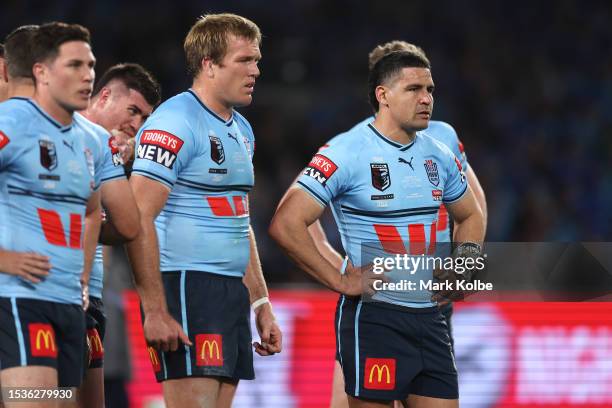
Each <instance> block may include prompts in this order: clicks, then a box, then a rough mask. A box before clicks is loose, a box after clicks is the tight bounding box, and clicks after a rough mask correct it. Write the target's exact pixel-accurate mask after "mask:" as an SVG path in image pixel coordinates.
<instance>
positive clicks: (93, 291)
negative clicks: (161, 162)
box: [74, 113, 126, 298]
mask: <svg viewBox="0 0 612 408" xmlns="http://www.w3.org/2000/svg"><path fill="white" fill-rule="evenodd" d="M74 120H75V121H76V122H78V123H79V124H81V125H83V126H84V127H87V128H89V129H90V130H91V132H90V135H91V140H90V141H89V143H94V142H95V143H97V144H99V145H100V146H101V149H102V161H101V165H100V171H99V173H100V183H101V184H104V183H106V182H108V181H111V180H118V179H125V178H126V177H125V170H124V169H123V160H122V159H121V154H120V153H119V150H118V149H117V148H116V147H114V146H113V144H112V143H113V140H114V136H112V135H111V134H110V133H109V132H108V131H107V130H106V129H104V128H103V127H102V126H100V125H97V124H95V123H93V122H92V121H90V120H89V119H87V118H86V117H84V116H83V115H81V114H79V113H75V114H74ZM103 281H104V265H103V262H102V245H98V246H97V247H96V257H95V258H94V263H93V267H92V269H91V275H90V277H89V295H90V296H93V297H97V298H101V297H102V286H103Z"/></svg>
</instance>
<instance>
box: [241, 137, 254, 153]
mask: <svg viewBox="0 0 612 408" xmlns="http://www.w3.org/2000/svg"><path fill="white" fill-rule="evenodd" d="M242 141H243V142H244V146H245V147H246V150H247V153H248V154H249V157H253V151H252V150H251V141H250V140H249V139H248V138H247V137H245V136H242Z"/></svg>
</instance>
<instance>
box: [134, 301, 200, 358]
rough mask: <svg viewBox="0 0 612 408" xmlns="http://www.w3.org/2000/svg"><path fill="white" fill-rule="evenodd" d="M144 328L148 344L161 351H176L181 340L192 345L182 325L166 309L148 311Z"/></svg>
mask: <svg viewBox="0 0 612 408" xmlns="http://www.w3.org/2000/svg"><path fill="white" fill-rule="evenodd" d="M143 330H144V335H145V339H146V341H147V344H149V345H150V346H153V347H155V348H156V349H158V350H161V351H175V350H176V349H177V348H178V347H179V342H182V343H183V344H186V345H188V346H191V345H192V343H191V341H190V340H189V337H188V336H187V335H186V334H185V332H184V331H183V328H182V327H181V325H180V324H178V322H177V321H176V320H174V319H173V318H172V316H170V314H169V313H168V312H166V311H155V312H148V313H146V314H145V319H144V324H143Z"/></svg>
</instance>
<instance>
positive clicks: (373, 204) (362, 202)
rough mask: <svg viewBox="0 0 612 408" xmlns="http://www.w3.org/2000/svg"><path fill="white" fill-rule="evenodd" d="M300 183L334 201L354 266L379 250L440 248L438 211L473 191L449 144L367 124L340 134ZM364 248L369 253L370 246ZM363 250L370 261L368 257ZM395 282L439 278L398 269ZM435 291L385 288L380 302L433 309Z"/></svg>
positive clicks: (393, 277)
mask: <svg viewBox="0 0 612 408" xmlns="http://www.w3.org/2000/svg"><path fill="white" fill-rule="evenodd" d="M297 183H298V185H299V186H300V187H302V188H303V189H304V190H305V191H307V192H308V193H310V195H311V196H312V197H313V198H314V199H315V200H317V201H318V202H319V203H320V204H321V205H323V206H326V205H328V204H331V210H332V213H333V215H334V218H335V220H336V223H337V224H338V228H339V231H340V237H341V239H342V245H343V247H344V250H345V252H346V253H347V255H348V257H349V259H350V260H351V262H352V263H353V264H354V265H358V266H359V265H362V264H364V263H368V262H370V261H371V257H373V256H381V255H383V254H384V255H386V256H389V255H391V256H394V254H398V253H399V254H403V253H408V254H422V253H425V252H427V253H431V252H432V251H435V249H434V248H435V243H436V240H437V237H436V235H437V231H436V230H437V218H438V209H439V207H440V204H442V203H452V202H455V201H457V200H459V199H461V198H462V197H463V195H464V194H465V192H466V191H467V182H466V180H465V175H464V174H463V172H462V171H461V170H460V164H459V162H458V159H456V158H455V155H454V154H453V153H452V152H451V151H450V150H449V149H448V147H446V146H445V145H443V144H442V143H440V142H438V141H436V140H434V139H433V138H431V137H430V136H427V135H426V134H425V133H423V132H419V133H417V135H416V137H415V139H414V141H413V142H412V143H410V144H408V145H401V144H399V143H396V142H394V141H392V140H390V139H388V138H386V137H385V136H384V135H382V134H381V133H380V132H378V130H376V128H375V127H374V126H373V125H372V124H371V123H369V122H368V123H361V124H360V125H357V126H355V127H354V128H353V129H351V130H349V131H348V132H346V133H342V134H340V135H338V136H336V137H335V138H333V139H332V140H331V141H330V142H329V143H328V144H327V145H325V146H324V147H323V148H322V149H321V150H320V151H319V153H317V154H316V155H315V156H314V157H313V159H312V160H311V161H310V163H309V164H308V166H307V167H306V169H305V170H304V172H303V174H302V175H301V176H300V177H299V178H298V181H297ZM362 249H363V250H364V252H362ZM362 255H363V256H364V257H366V258H367V259H363V261H362ZM387 275H388V276H389V277H390V279H391V281H400V280H404V279H405V280H409V281H414V282H416V283H417V285H418V282H419V280H423V279H425V280H428V279H431V270H420V271H419V272H417V273H416V274H414V275H410V274H407V273H406V272H405V271H398V270H394V271H392V272H390V273H388V274H387ZM430 298H431V293H430V292H427V291H419V290H416V291H379V292H377V293H376V295H375V296H374V299H375V300H380V301H384V302H388V303H394V304H399V305H404V306H410V307H428V306H432V305H434V303H432V302H431V300H430Z"/></svg>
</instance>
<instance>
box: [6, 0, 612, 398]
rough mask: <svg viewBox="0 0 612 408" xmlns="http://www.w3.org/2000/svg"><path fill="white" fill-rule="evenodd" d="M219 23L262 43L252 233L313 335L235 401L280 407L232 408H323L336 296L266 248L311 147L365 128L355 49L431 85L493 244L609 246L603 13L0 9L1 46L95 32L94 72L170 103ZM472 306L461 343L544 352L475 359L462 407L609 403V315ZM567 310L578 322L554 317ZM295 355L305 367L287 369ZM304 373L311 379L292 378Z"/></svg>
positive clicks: (463, 314)
mask: <svg viewBox="0 0 612 408" xmlns="http://www.w3.org/2000/svg"><path fill="white" fill-rule="evenodd" d="M222 11H231V12H235V13H238V14H242V15H244V16H247V17H249V18H251V19H253V20H254V21H255V22H256V23H257V24H258V25H259V26H260V27H261V29H262V32H263V34H264V41H263V44H262V52H263V60H262V61H261V64H260V67H261V70H262V76H261V78H260V79H259V80H258V82H257V85H256V92H255V98H254V103H253V105H252V106H251V107H248V108H245V109H241V111H242V112H243V113H244V114H245V115H246V117H247V118H248V119H249V120H250V122H251V124H252V125H253V128H254V130H255V134H256V137H257V152H256V155H255V167H256V174H257V178H256V187H255V190H254V192H253V194H252V197H251V199H252V203H251V204H252V206H251V208H252V215H253V224H254V227H255V230H256V233H257V235H258V243H259V248H260V252H261V256H262V261H263V265H264V270H265V273H266V277H267V279H268V282H269V283H270V286H272V287H273V288H275V289H276V290H277V291H279V292H276V293H275V294H276V295H277V296H278V297H279V302H278V303H279V304H280V306H281V307H278V309H279V310H282V311H283V316H284V318H286V319H289V320H287V322H293V323H291V324H294V326H291V327H295V328H296V329H295V330H297V331H295V333H299V330H298V328H300V327H303V325H306V326H308V325H311V326H312V327H311V328H310V329H308V330H314V331H312V332H308V331H306V332H304V333H302V334H300V335H299V336H297V337H291V336H290V338H291V340H290V341H289V342H288V343H289V344H288V345H289V347H290V348H289V349H288V353H287V354H286V356H285V357H283V356H282V355H281V356H278V357H277V358H276V359H277V360H275V361H276V363H275V364H280V366H282V365H283V364H286V365H287V364H288V366H285V371H281V372H282V373H284V374H282V375H279V377H276V379H275V380H274V381H276V382H277V383H278V384H280V385H279V386H275V387H273V388H270V389H269V390H267V389H266V390H267V391H265V392H264V391H261V390H262V388H256V387H245V388H248V389H247V390H246V391H243V395H244V394H245V392H247V391H249V390H251V391H250V392H251V393H254V392H255V391H254V390H255V389H257V390H259V391H258V392H263V393H264V394H265V395H268V397H269V396H270V395H277V394H278V395H279V398H281V396H280V395H281V394H282V395H285V394H286V398H289V399H285V400H282V399H280V400H277V401H276V403H273V402H271V400H267V401H268V402H266V403H265V404H263V401H264V399H252V400H244V401H251V402H245V403H244V404H243V406H287V407H288V406H293V405H292V404H295V406H302V407H305V406H324V405H320V404H321V403H323V404H324V402H325V401H326V398H327V394H326V393H328V392H329V384H328V381H327V380H328V379H329V378H330V375H329V369H330V368H331V359H332V358H333V334H331V333H330V330H331V318H332V316H331V314H332V312H333V301H334V300H333V296H330V295H329V294H328V293H326V292H325V291H320V290H319V291H317V290H316V286H314V288H315V289H313V286H312V282H311V281H309V280H308V278H306V277H305V275H304V274H303V273H301V272H299V271H297V270H295V268H294V267H293V266H292V265H291V264H290V263H289V262H288V261H287V260H286V258H285V257H284V256H283V255H282V254H281V253H280V251H279V250H278V248H277V247H276V246H275V245H274V244H273V243H272V242H271V241H270V240H269V239H268V237H267V234H266V228H267V225H268V222H269V220H270V218H271V216H272V212H273V210H274V207H275V205H276V203H277V202H278V199H279V198H280V196H281V195H282V193H283V192H284V190H285V189H286V188H287V186H288V185H289V184H290V182H291V181H292V180H293V178H294V177H295V175H296V174H297V173H298V171H299V170H300V169H301V168H302V167H303V166H304V164H305V163H306V162H307V161H308V160H309V158H310V156H311V155H312V154H313V153H314V152H315V151H316V150H317V148H318V147H319V146H320V145H322V144H323V143H324V142H325V141H326V140H327V139H329V138H330V137H332V136H333V135H335V134H336V133H338V132H341V131H343V130H346V129H348V128H349V127H351V126H352V125H353V124H354V123H356V122H357V121H359V120H361V119H362V118H363V117H365V116H366V115H369V114H370V110H369V107H368V104H367V98H366V87H365V82H366V76H367V53H368V52H369V51H370V50H371V49H372V48H373V47H374V46H375V45H376V44H378V43H381V42H385V41H389V40H391V39H404V40H407V41H410V42H414V43H416V44H418V45H420V46H422V47H423V48H424V49H425V51H426V52H427V54H428V56H429V58H430V60H431V61H432V64H433V76H434V80H435V82H436V93H435V97H436V103H435V109H434V119H438V120H444V121H447V122H449V123H451V124H452V125H453V126H455V128H456V129H457V130H458V133H459V135H460V137H461V138H462V140H463V142H464V144H465V147H466V150H467V152H468V159H469V161H470V164H471V165H472V166H473V168H474V169H475V171H476V173H477V174H478V176H479V178H480V180H481V183H482V185H483V187H484V189H485V191H486V194H487V199H488V203H489V228H488V236H487V237H488V240H491V241H608V240H609V239H610V235H611V232H612V219H611V215H610V208H612V167H611V166H610V162H611V159H612V157H611V156H612V138H610V134H611V133H612V53H611V52H610V51H611V50H612V30H611V29H610V27H609V25H610V21H612V6H610V5H609V3H608V2H606V1H585V2H579V1H569V0H564V1H540V2H529V3H527V2H511V3H510V2H487V1H461V2H458V1H436V2H425V1H413V2H408V1H380V2H356V1H346V0H340V1H322V0H319V1H317V0H286V1H282V2H276V1H267V2H255V1H247V0H243V1H205V2H204V1H195V0H193V1H180V2H176V1H175V2H167V1H159V0H148V1H140V0H139V1H120V0H106V1H104V2H102V1H99V2H87V3H85V2H81V1H76V0H63V1H27V0H8V1H7V0H4V1H3V2H2V4H1V5H0V35H1V36H4V35H6V34H7V33H8V32H10V31H11V30H12V29H13V28H14V27H16V26H18V25H21V24H30V23H42V22H45V21H52V20H63V21H69V22H78V23H81V24H83V25H85V26H87V27H88V28H89V29H90V30H91V32H92V36H93V48H94V53H95V55H96V57H97V58H98V67H97V71H98V73H101V72H102V71H103V70H105V69H106V68H107V67H109V66H110V65H112V64H114V63H117V62H124V61H129V62H138V63H141V64H143V65H144V66H145V67H147V68H148V69H149V70H151V71H152V72H153V73H154V75H155V76H157V77H158V78H159V80H160V82H161V84H162V87H163V96H164V99H165V98H168V97H170V96H172V95H174V94H175V93H177V92H180V91H182V90H184V89H185V88H186V87H188V85H189V80H188V77H187V75H186V73H185V69H184V59H183V54H182V47H181V45H182V40H183V38H184V35H185V33H186V32H187V30H188V28H189V27H190V26H191V24H192V23H193V22H194V21H195V19H196V18H197V16H199V15H201V14H203V13H206V12H222ZM326 225H327V226H328V227H329V228H327V230H328V232H329V233H330V239H331V241H332V242H335V243H336V244H337V243H338V237H337V234H335V233H334V226H333V222H330V220H329V219H327V221H326ZM287 290H289V291H293V292H287ZM304 290H307V292H304ZM313 290H314V291H313ZM281 299H282V300H283V301H282V302H281V301H280V300H281ZM126 302H127V303H126V304H127V305H128V307H129V308H130V309H129V310H131V311H132V312H135V311H136V309H135V308H134V298H133V294H131V293H128V294H127V296H126ZM551 305H552V306H551ZM553 306H554V307H553ZM470 307H471V306H469V305H468V306H466V307H464V308H461V307H459V309H458V313H457V321H458V324H457V325H458V328H457V330H458V335H459V334H460V333H462V332H461V330H464V333H467V334H466V336H468V335H470V333H472V334H473V333H474V332H475V331H477V328H478V327H480V328H481V329H482V327H490V328H491V327H497V325H498V323H499V322H501V323H499V325H501V329H500V330H501V332H500V333H503V336H501V337H504V336H505V337H504V338H505V340H504V341H506V343H504V344H506V346H507V347H510V348H509V349H508V350H515V348H516V350H519V351H520V350H527V351H529V350H530V349H529V347H527V348H526V349H521V348H520V344H523V343H521V342H524V341H531V340H533V341H534V342H535V343H537V344H539V346H538V347H540V348H539V349H537V347H536V346H534V350H541V351H542V353H536V354H537V355H531V354H530V355H527V356H525V355H523V357H524V358H523V359H521V358H520V353H519V352H518V351H517V352H516V353H514V354H512V353H510V354H497V355H496V354H492V355H491V356H490V357H489V358H484V360H482V359H481V360H477V359H476V360H477V361H476V360H475V361H476V362H478V361H480V363H483V361H484V363H483V365H481V366H478V367H476V368H479V369H480V370H481V371H478V369H476V373H479V372H480V373H481V374H480V375H477V376H476V377H474V380H473V382H472V384H474V383H477V384H480V386H481V388H477V389H478V390H480V391H478V392H477V394H479V395H483V396H489V397H488V398H489V399H488V402H487V404H489V405H486V404H485V405H478V404H477V403H476V402H475V401H473V404H470V405H469V406H495V405H493V404H495V403H496V402H497V403H498V404H501V403H507V404H515V405H517V406H534V405H537V404H541V405H542V406H560V405H562V404H566V403H567V404H569V403H572V404H582V406H594V404H596V403H598V404H600V405H598V406H612V395H611V393H612V391H610V390H612V323H611V322H610V316H612V314H610V313H609V312H610V308H609V307H608V306H605V305H599V306H596V305H595V306H593V305H571V306H567V305H565V306H563V305H553V304H540V305H528V306H526V309H525V308H522V309H521V306H520V305H515V308H514V309H513V307H512V306H508V305H503V304H498V305H496V304H489V305H477V308H484V309H482V310H480V309H479V311H477V312H478V313H484V315H482V316H481V315H479V314H478V313H476V312H474V313H472V312H470V310H469V309H470ZM483 310H484V311H483ZM313 311H317V313H314V312H313ZM570 311H571V312H573V314H571V313H569V314H568V313H566V312H570ZM606 311H607V313H606ZM319 312H320V313H319ZM300 313H301V314H300ZM313 313H314V314H313ZM296 316H298V317H296ZM299 316H301V317H299ZM305 316H306V317H305ZM308 316H310V317H308ZM470 316H471V317H470ZM478 316H480V317H478ZM483 316H485V317H483ZM491 316H493V317H491ZM500 316H501V317H500ZM300 319H301V320H300ZM487 319H493V321H495V322H497V323H495V324H494V323H491V320H487ZM496 319H497V320H496ZM287 324H288V323H287ZM308 327H310V326H308ZM130 328H131V329H130V334H131V336H132V337H131V338H133V340H134V339H137V338H138V335H139V334H138V333H137V332H136V331H135V330H136V329H137V322H132V323H131V325H130ZM285 330H287V328H285ZM291 330H293V329H291ZM291 330H289V331H291ZM551 333H552V334H551ZM288 334H289V335H290V333H288ZM491 337H492V339H491V338H489V337H487V338H486V339H484V340H483V339H482V338H481V343H480V344H489V343H490V342H493V343H494V342H495V339H497V338H501V337H500V336H491ZM525 339H527V340H525ZM530 339H531V340H530ZM534 339H536V340H534ZM537 339H540V340H541V341H540V342H539V343H538V341H537ZM555 339H558V340H555ZM288 340H289V338H288ZM134 341H136V340H134ZM134 341H133V342H132V343H131V344H132V346H134V344H135V343H134ZM458 343H459V344H458V354H460V353H461V350H460V349H459V348H460V347H461V341H459V340H458ZM535 343H534V344H535ZM525 344H531V343H525ZM506 346H502V345H500V346H499V347H501V348H504V347H506ZM517 347H518V348H517ZM572 347H573V348H572ZM305 350H306V351H305ZM308 350H310V351H308ZM312 350H314V351H312ZM504 350H506V348H504ZM516 350H515V351H516ZM141 351H142V350H141V349H140V348H138V347H136V346H134V348H133V350H132V359H133V360H134V364H133V368H134V370H133V371H134V375H133V378H134V381H135V382H133V383H132V391H133V395H132V397H133V398H136V399H138V398H139V396H140V397H141V396H143V395H145V394H146V392H145V391H143V390H144V389H140V388H134V387H136V386H137V384H136V382H137V381H136V380H137V379H140V378H141V377H140V376H141V375H145V376H146V375H149V376H150V368H149V366H147V367H146V370H148V371H146V370H145V369H144V368H143V370H145V371H143V372H142V373H141V372H140V371H138V368H139V367H144V366H143V365H142V361H140V360H138V357H139V356H141ZM308 352H313V353H314V354H313V355H312V356H308V355H307V356H306V357H304V356H302V357H300V358H301V360H300V358H296V357H295V356H296V355H300V353H308ZM532 352H533V351H532ZM326 353H327V354H326ZM517 353H518V354H517ZM568 353H569V354H568ZM572 353H573V354H572ZM581 353H582V354H581ZM566 355H567V356H569V357H567V361H568V362H565V359H564V358H563V356H566ZM542 356H544V357H542ZM143 358H144V357H143ZM546 359H548V360H546ZM468 360H469V359H468ZM540 360H541V361H540ZM544 360H546V361H549V362H553V363H554V364H552V363H551V364H552V365H546V364H545V363H543V361H544ZM313 361H315V362H316V361H319V362H320V364H321V365H320V366H317V367H318V368H317V369H316V370H315V369H314V368H312V367H311V366H308V367H311V368H312V370H314V371H308V369H305V368H304V367H306V366H303V364H308V363H309V362H310V363H312V362H313ZM529 361H531V362H533V361H536V362H539V363H541V364H539V365H538V364H536V366H537V367H540V369H539V371H538V369H536V368H535V366H522V365H521V364H523V363H524V364H527V363H525V362H529ZM279 362H280V363H279ZM487 362H488V363H493V367H494V368H495V369H492V368H491V367H492V366H490V365H489V366H487ZM555 362H556V363H555ZM464 363H465V362H464ZM147 364H148V363H147ZM461 364H462V362H461V360H460V361H459V366H460V370H461ZM555 364H556V365H555ZM572 364H577V365H576V366H574V365H572ZM315 365H316V364H315ZM280 366H279V367H280ZM287 367H288V368H287ZM464 367H467V366H465V364H464ZM521 367H522V369H524V370H527V371H525V372H523V375H526V374H525V373H527V374H529V373H531V374H530V375H532V377H529V378H530V380H529V381H528V383H531V384H538V383H539V384H543V386H542V388H541V389H540V391H533V392H535V393H536V394H538V392H540V393H541V392H544V391H542V390H547V392H549V393H550V396H551V397H550V399H546V398H544V397H543V398H540V399H537V398H536V400H530V399H529V398H527V399H526V400H525V399H523V400H521V399H520V398H519V397H517V396H516V395H514V394H512V391H511V389H515V388H516V387H517V386H516V384H520V383H521V382H520V381H521V380H520V376H521V375H522V374H521V371H520V369H521ZM577 367H578V368H577ZM472 368H473V369H474V367H473V366H472ZM326 370H327V371H326ZM496 370H497V371H499V372H503V373H505V374H503V375H502V376H501V377H500V378H499V379H497V380H496V381H498V382H499V384H501V385H500V386H499V387H500V388H494V386H493V385H491V384H489V383H488V382H487V381H488V380H490V382H493V381H494V378H496V377H495V375H494V374H492V373H494V372H497V371H496ZM534 370H535V371H534ZM546 370H550V371H546ZM308 372H312V373H313V375H312V376H310V377H309V376H306V377H303V376H302V377H300V375H304V373H308ZM147 373H148V374H147ZM533 373H536V374H533ZM538 373H539V374H538ZM553 373H557V374H559V373H561V375H556V376H555V375H552V374H553ZM570 373H573V375H570ZM581 373H584V377H580V375H582V374H581ZM500 375H501V374H500ZM533 375H535V377H533ZM538 375H540V376H541V377H538ZM296 376H297V377H296ZM470 378H471V377H470ZM517 378H518V379H517ZM317 379H318V380H317ZM145 383H146V381H145ZM147 384H148V383H147ZM283 384H284V385H283ZM513 384H514V385H513ZM576 384H578V386H577V385H576ZM572 385H573V386H572ZM269 386H270V385H268V387H269ZM512 387H515V388H512ZM516 389H518V388H516ZM157 390H158V389H157ZM275 390H276V391H275ZM300 390H301V391H300ZM315 390H316V392H315ZM151 392H153V393H155V392H158V391H155V389H152V391H151ZM143 393H144V394H143ZM266 393H267V394H266ZM255 394H257V393H255ZM255 394H253V395H255ZM249 395H251V394H249ZM317 395H318V397H317ZM491 395H493V397H491ZM513 395H514V396H513ZM555 396H557V397H558V398H557V399H555ZM515 397H516V398H515ZM244 398H264V397H262V396H257V397H253V396H251V397H244ZM283 398H284V397H283ZM304 398H305V399H304ZM309 398H310V399H309ZM313 398H314V400H313ZM317 398H318V399H317ZM483 398H484V397H483ZM504 398H506V399H504ZM507 398H510V399H507ZM512 398H515V399H512ZM559 398H560V399H559ZM485 399H486V398H485ZM133 401H135V400H134V399H133ZM139 401H140V400H139ZM253 401H260V402H261V403H262V404H259V403H255V402H253ZM237 402H239V401H237ZM134 406H136V402H134Z"/></svg>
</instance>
